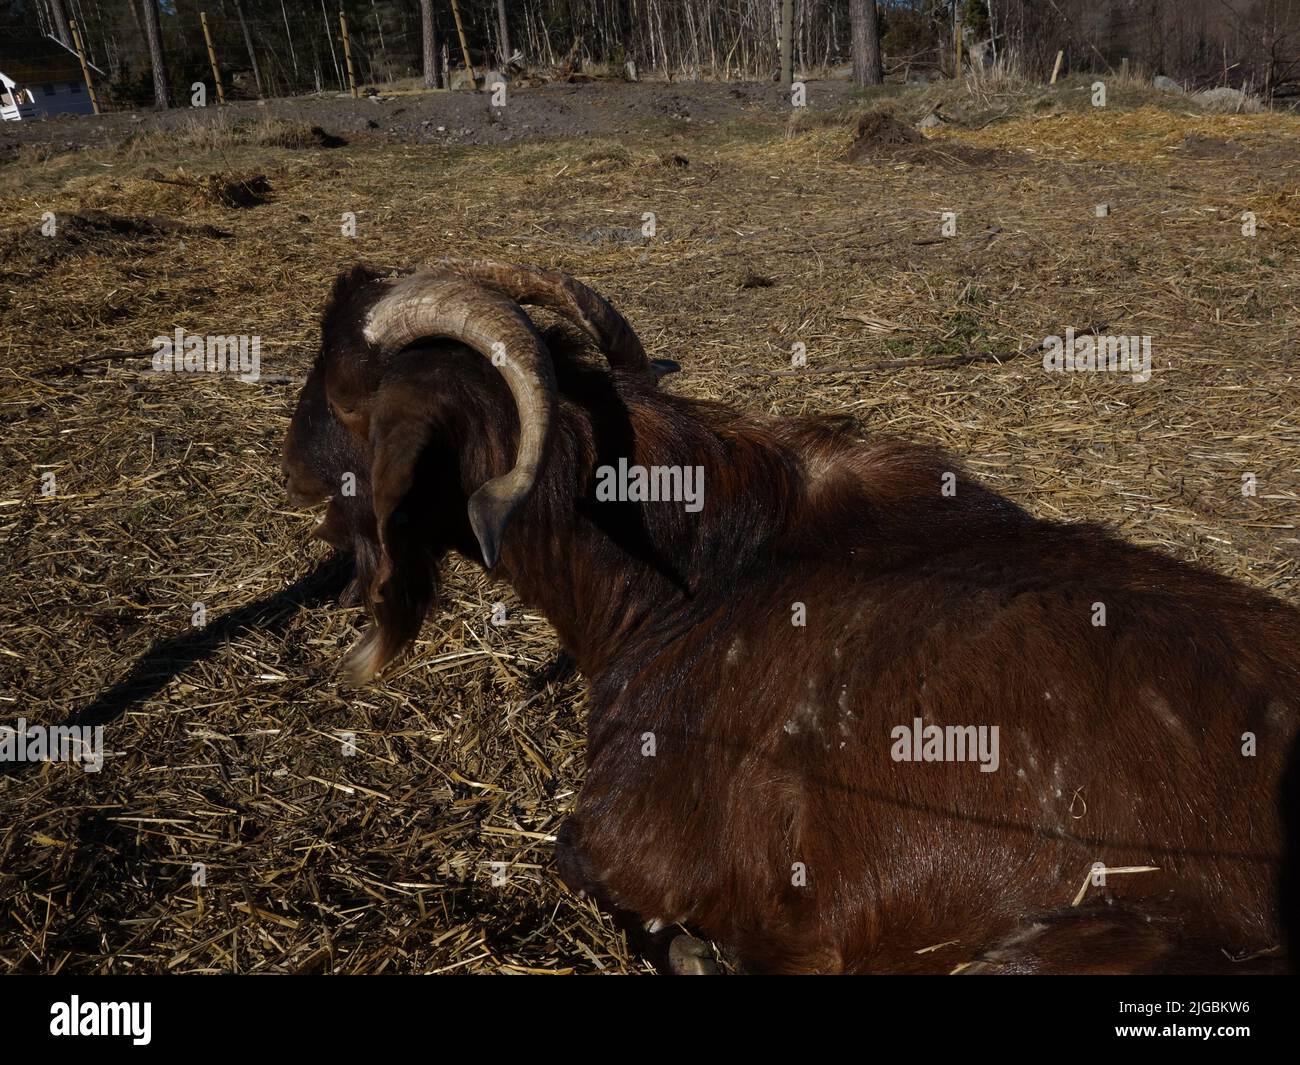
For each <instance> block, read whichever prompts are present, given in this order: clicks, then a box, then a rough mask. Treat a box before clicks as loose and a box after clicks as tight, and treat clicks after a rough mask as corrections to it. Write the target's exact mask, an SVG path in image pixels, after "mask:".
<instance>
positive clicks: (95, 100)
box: [68, 18, 99, 114]
mask: <svg viewBox="0 0 1300 1065" xmlns="http://www.w3.org/2000/svg"><path fill="white" fill-rule="evenodd" d="M68 25H69V27H70V28H71V29H72V43H73V44H74V45H76V46H77V58H78V59H80V60H81V76H82V77H83V78H85V79H86V91H87V92H88V93H90V106H91V107H93V108H94V109H95V114H99V94H98V93H96V92H95V82H94V81H93V80H92V79H91V77H90V64H89V63H87V62H86V50H85V49H84V48H83V47H82V46H81V30H79V29H78V28H77V20H76V19H75V18H73V19H68Z"/></svg>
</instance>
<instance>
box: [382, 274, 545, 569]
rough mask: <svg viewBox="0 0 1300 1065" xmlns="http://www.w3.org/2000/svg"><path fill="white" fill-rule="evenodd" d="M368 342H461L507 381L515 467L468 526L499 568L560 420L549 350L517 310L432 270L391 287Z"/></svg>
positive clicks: (485, 490) (474, 501)
mask: <svg viewBox="0 0 1300 1065" xmlns="http://www.w3.org/2000/svg"><path fill="white" fill-rule="evenodd" d="M365 337H366V340H368V341H369V342H370V343H371V344H373V345H375V346H376V347H377V348H379V349H380V351H381V352H384V353H387V354H394V353H396V352H398V351H400V350H401V349H402V348H404V347H406V346H407V345H408V344H411V343H414V342H415V341H417V340H424V339H427V338H430V337H447V338H449V339H452V340H458V341H460V342H461V343H463V344H466V345H468V346H469V347H471V348H473V349H474V350H475V351H477V352H479V353H480V354H481V355H483V356H485V357H486V358H487V359H489V360H490V361H491V363H492V365H493V366H494V367H496V369H497V371H498V372H499V373H500V374H501V376H502V377H503V378H505V382H506V385H507V386H508V387H509V388H510V394H511V395H512V396H513V397H514V401H515V408H516V410H517V411H518V412H519V449H518V451H517V453H516V456H515V465H514V468H513V469H511V470H510V472H509V473H506V474H503V475H502V476H500V477H494V478H493V479H492V480H490V481H488V482H487V484H485V485H483V486H482V487H481V488H479V489H478V491H476V492H475V493H474V494H473V495H472V496H470V500H469V520H470V525H471V526H472V527H473V529H474V535H475V536H476V537H477V538H478V542H479V547H480V548H482V551H483V561H484V562H485V563H486V564H487V565H488V567H489V568H491V567H492V566H495V565H496V563H497V559H498V558H499V557H500V554H501V537H502V534H503V533H504V531H505V526H506V523H507V522H508V521H509V520H510V515H511V514H512V513H513V512H514V510H515V508H516V507H518V506H519V504H520V503H522V502H523V501H524V499H525V498H526V497H527V496H528V493H529V492H531V491H532V489H533V485H534V484H535V483H536V481H537V474H538V470H539V469H540V467H541V463H542V458H543V456H544V455H545V452H546V444H547V440H548V439H549V436H550V431H551V424H552V422H554V420H555V407H556V391H555V373H554V370H553V368H552V366H551V355H550V352H549V351H547V350H546V344H545V343H544V342H543V340H542V338H541V336H540V335H539V334H538V332H537V329H536V327H534V325H533V323H532V320H531V319H530V318H529V317H528V315H527V314H526V313H525V312H524V311H523V309H522V308H520V307H519V306H518V304H516V303H514V302H512V301H511V300H510V299H508V298H507V297H506V296H504V295H502V294H501V293H499V292H493V291H490V290H489V289H486V288H483V287H481V286H480V285H477V284H475V283H474V282H473V281H470V280H467V279H466V278H464V277H458V276H456V275H455V274H450V273H445V272H443V271H435V270H420V271H417V272H416V273H414V274H410V275H409V276H407V277H403V278H401V279H399V280H397V281H394V282H392V283H391V285H390V288H389V291H388V292H387V294H385V295H384V296H383V297H381V298H380V299H379V301H378V302H377V303H375V305H374V306H373V307H372V308H371V310H370V313H369V315H368V316H367V318H366V325H365Z"/></svg>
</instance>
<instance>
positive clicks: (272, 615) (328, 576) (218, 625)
mask: <svg viewBox="0 0 1300 1065" xmlns="http://www.w3.org/2000/svg"><path fill="white" fill-rule="evenodd" d="M351 571H352V562H351V560H350V559H348V558H345V557H336V558H332V559H330V560H328V561H327V562H325V563H324V564H323V565H321V566H319V567H317V568H316V569H314V570H312V572H310V573H308V574H307V575H306V576H304V577H301V578H299V579H298V580H296V581H294V582H293V584H291V585H289V587H287V588H285V589H283V590H282V591H280V592H277V593H276V594H275V595H270V596H266V597H265V598H262V599H258V600H256V601H255V602H252V603H249V604H247V605H246V606H242V607H239V608H238V609H236V610H232V611H231V612H230V613H228V614H222V615H221V616H220V617H219V618H217V619H215V620H214V621H212V622H210V623H209V624H208V625H205V626H204V627H203V628H195V629H190V630H187V631H186V632H184V633H182V634H180V635H177V636H172V637H169V638H168V639H165V640H161V641H159V642H158V643H156V644H154V645H153V646H152V647H151V648H150V649H149V650H148V651H147V652H145V654H144V656H143V657H142V658H140V659H139V660H138V661H137V662H136V663H135V664H134V665H133V666H132V667H131V669H130V671H129V672H128V673H127V674H126V676H124V677H123V678H122V679H121V680H119V681H118V682H117V683H116V684H114V685H113V686H112V687H111V688H109V689H108V690H107V691H105V692H103V693H102V694H101V695H99V696H98V697H97V698H96V699H95V700H94V701H93V702H92V703H90V704H89V705H88V706H85V707H82V708H81V709H80V710H76V711H74V712H73V713H71V714H69V715H68V717H67V718H65V719H64V720H63V721H62V722H60V724H61V725H64V726H67V725H77V726H88V727H92V728H93V727H94V726H96V725H107V724H109V723H110V722H112V721H116V720H117V719H118V718H119V717H121V716H122V715H123V714H124V713H126V711H127V710H129V709H131V708H133V707H136V706H139V705H140V704H142V703H144V702H146V701H147V700H149V699H151V698H152V697H153V696H155V695H157V694H158V693H159V692H160V691H162V690H163V688H165V687H166V686H167V685H168V684H169V683H170V682H171V681H172V680H174V679H175V678H176V677H178V676H179V675H180V674H182V673H183V672H185V670H187V669H189V668H190V666H192V665H194V664H195V663H196V662H200V661H203V660H204V659H207V658H209V657H211V656H212V654H213V653H214V652H215V651H217V650H218V648H220V647H221V646H222V645H223V644H224V643H226V642H227V641H228V640H231V639H234V638H235V637H238V636H240V635H241V634H243V633H245V632H250V631H254V630H256V631H257V632H259V633H262V634H265V633H274V632H279V631H280V630H282V629H283V628H284V627H285V626H286V625H288V623H289V621H290V620H291V619H292V618H293V616H294V615H295V614H296V613H298V611H300V610H302V609H303V608H304V607H308V606H316V605H321V604H324V603H327V602H331V601H335V600H337V599H338V597H339V595H340V594H341V593H342V591H343V588H344V586H345V585H346V584H347V582H348V580H349V578H350V577H351ZM39 764H40V763H39V762H17V761H11V762H4V763H0V775H6V774H14V773H17V772H20V771H21V770H22V769H24V768H26V767H30V766H33V765H39Z"/></svg>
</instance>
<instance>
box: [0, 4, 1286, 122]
mask: <svg viewBox="0 0 1300 1065" xmlns="http://www.w3.org/2000/svg"><path fill="white" fill-rule="evenodd" d="M783 3H785V4H788V6H789V9H790V17H791V22H792V25H791V30H792V34H791V38H792V39H791V51H792V55H793V62H794V69H795V70H796V71H798V72H801V73H805V74H808V75H816V74H821V73H825V72H827V71H829V70H833V69H835V68H837V67H840V66H841V65H843V64H848V63H850V62H851V60H852V56H853V44H854V34H853V28H852V26H853V22H854V15H855V14H856V16H857V18H858V19H859V20H861V19H862V18H863V17H864V16H863V12H864V9H866V8H867V6H868V5H869V4H870V0H456V3H455V5H454V8H455V10H453V2H452V0H0V41H3V39H4V38H6V37H7V38H9V39H10V41H11V43H12V42H16V41H18V40H19V39H25V40H34V41H35V42H36V43H35V44H34V45H31V46H28V51H27V53H26V54H27V56H28V57H29V58H30V57H31V52H30V47H37V48H41V47H47V46H50V47H53V46H52V45H49V42H48V41H47V40H43V39H42V38H45V37H53V38H59V39H63V40H67V41H68V42H69V43H71V36H70V34H69V30H68V23H69V21H70V20H73V19H75V20H76V22H77V23H78V24H79V25H80V27H81V35H82V38H83V40H84V44H85V49H86V52H87V57H88V59H89V60H90V62H91V63H93V64H94V65H95V66H96V67H97V68H98V69H99V70H101V71H103V72H104V76H103V79H102V81H103V85H102V88H101V92H102V95H104V96H106V98H107V102H108V105H109V106H111V107H114V108H137V107H144V106H150V105H152V104H154V103H155V102H156V100H157V99H158V98H159V97H160V92H161V98H162V99H165V100H166V101H167V102H169V103H171V104H177V103H184V102H187V98H188V94H189V87H190V86H191V85H192V84H193V83H194V82H204V83H207V84H209V85H211V82H212V71H211V66H210V59H209V56H208V52H207V48H206V44H205V39H204V33H203V27H202V23H201V13H203V14H206V21H207V24H208V28H209V31H210V33H211V36H212V39H213V44H214V47H215V51H216V53H217V55H218V57H219V61H220V66H221V69H222V75H223V80H224V81H225V91H226V94H227V95H228V96H230V97H232V98H248V97H256V96H258V95H263V96H288V95H293V94H298V93H306V92H338V91H345V90H346V89H347V88H348V79H347V72H346V62H345V57H344V45H343V41H342V36H341V30H340V20H339V14H340V11H342V12H344V13H345V14H346V17H347V22H348V28H349V36H350V42H349V43H350V47H351V51H352V57H353V62H354V64H355V70H356V77H357V80H358V83H359V84H360V85H369V86H376V87H380V88H382V87H383V86H385V85H388V84H391V83H393V82H397V81H401V80H404V79H409V78H422V77H423V78H425V82H426V84H430V85H432V84H443V82H444V77H445V76H446V75H447V74H448V73H450V72H451V71H457V70H459V69H461V68H463V66H464V63H465V57H466V54H468V58H469V61H470V62H471V63H472V64H473V65H474V67H475V69H476V72H477V73H479V74H483V73H484V72H485V70H487V69H489V68H494V69H503V68H505V67H506V66H508V65H509V66H512V68H514V69H516V70H520V71H522V70H533V71H543V72H555V71H559V72H560V76H567V77H573V76H574V75H575V74H576V73H577V72H578V71H584V70H585V71H590V72H592V73H595V74H601V73H614V74H619V75H621V74H623V73H624V72H625V71H627V70H628V67H627V64H628V62H629V61H630V62H631V63H633V64H634V65H635V68H636V71H637V73H638V76H641V77H653V78H660V79H662V78H665V77H667V78H673V79H694V78H727V79H757V80H763V79H768V78H773V77H776V76H777V73H778V70H779V67H780V38H781V24H782V7H783ZM855 9H856V12H855ZM875 9H876V11H877V13H878V17H877V20H876V29H877V32H878V34H879V39H880V43H881V47H882V50H883V56H884V73H885V75H886V76H889V77H891V78H895V79H897V78H901V77H904V76H906V75H908V74H911V73H914V72H923V71H928V70H933V71H938V72H940V73H943V74H947V75H951V74H952V73H953V72H954V64H955V54H956V49H955V47H954V44H955V26H956V25H957V24H958V22H959V21H960V23H961V24H962V25H964V27H965V32H964V41H965V43H966V45H967V54H968V55H969V47H970V46H971V45H976V46H978V45H979V44H980V42H988V43H986V44H984V45H983V47H982V48H980V47H977V49H976V55H977V56H978V57H979V58H980V60H985V59H996V57H997V56H999V55H1001V56H1004V57H1010V58H1011V59H1012V61H1013V62H1014V63H1015V64H1016V66H1017V68H1018V70H1019V72H1020V73H1023V74H1024V75H1025V76H1028V77H1034V78H1046V77H1047V76H1048V75H1049V74H1050V72H1051V70H1052V66H1053V63H1054V60H1055V57H1056V54H1057V52H1058V51H1063V52H1064V53H1065V69H1066V70H1071V71H1096V72H1106V71H1115V70H1118V69H1119V67H1120V64H1121V62H1122V61H1123V60H1124V59H1127V60H1129V62H1130V63H1131V64H1132V65H1133V69H1134V70H1137V71H1142V72H1145V73H1146V74H1148V75H1154V74H1164V75H1167V76H1169V77H1172V78H1175V79H1177V80H1179V81H1183V82H1187V83H1189V84H1192V85H1196V86H1206V85H1223V84H1226V85H1232V86H1235V87H1240V88H1247V89H1249V90H1250V91H1252V92H1255V93H1258V94H1261V95H1263V96H1265V97H1267V98H1279V97H1288V96H1294V95H1300V0H879V2H877V3H876V4H875ZM457 15H458V16H459V26H458V25H457V18H456V16H457ZM155 20H156V21H155ZM155 29H156V48H157V51H158V52H159V53H161V56H162V57H163V59H162V67H163V68H164V69H165V77H164V78H163V79H161V80H162V84H161V85H160V84H158V82H156V81H155V76H154V70H153V64H152V63H151V60H150V36H151V30H155ZM38 34H39V35H40V36H35V35H38ZM462 41H463V44H462ZM2 55H3V48H2V47H0V56H2ZM512 60H513V63H512ZM0 69H2V67H0ZM859 80H861V79H859ZM869 80H875V79H874V78H871V79H869ZM462 81H463V79H462Z"/></svg>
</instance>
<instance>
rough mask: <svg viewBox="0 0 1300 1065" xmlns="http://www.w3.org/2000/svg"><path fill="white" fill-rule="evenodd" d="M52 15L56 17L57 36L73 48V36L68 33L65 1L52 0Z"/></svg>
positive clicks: (55, 31) (55, 32)
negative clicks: (64, 8) (64, 7)
mask: <svg viewBox="0 0 1300 1065" xmlns="http://www.w3.org/2000/svg"><path fill="white" fill-rule="evenodd" d="M50 14H51V15H53V16H54V34H55V36H56V37H58V38H59V40H60V41H62V42H63V43H64V44H65V45H66V46H67V47H68V48H71V47H72V34H71V33H69V32H68V16H67V14H66V13H65V12H64V10H63V0H50Z"/></svg>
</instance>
